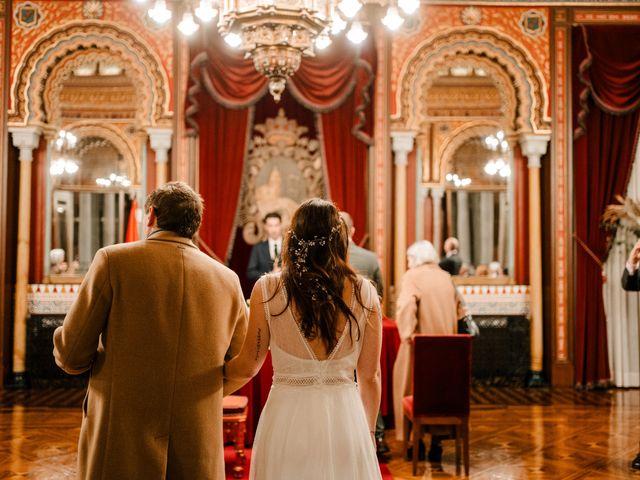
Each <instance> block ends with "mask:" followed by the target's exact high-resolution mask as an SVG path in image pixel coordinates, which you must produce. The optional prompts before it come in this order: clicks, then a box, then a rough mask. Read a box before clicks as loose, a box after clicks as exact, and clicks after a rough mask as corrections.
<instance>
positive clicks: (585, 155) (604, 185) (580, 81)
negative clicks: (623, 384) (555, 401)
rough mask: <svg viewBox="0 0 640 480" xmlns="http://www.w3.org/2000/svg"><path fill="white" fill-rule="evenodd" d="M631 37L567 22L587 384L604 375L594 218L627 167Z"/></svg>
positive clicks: (632, 106) (635, 89)
mask: <svg viewBox="0 0 640 480" xmlns="http://www.w3.org/2000/svg"><path fill="white" fill-rule="evenodd" d="M638 39H640V27H638V26H623V27H620V26H618V27H614V26H589V27H585V26H582V27H575V28H574V30H573V52H574V53H573V66H574V72H575V73H576V75H574V84H573V101H574V103H573V106H574V113H575V114H574V121H575V124H574V127H576V135H575V139H574V150H573V157H574V160H573V162H574V191H575V235H576V237H577V247H576V249H577V254H576V277H575V278H576V339H575V372H576V383H577V384H578V385H584V386H587V387H589V386H594V385H598V384H606V383H607V382H608V381H609V379H610V373H609V360H608V352H607V328H606V318H605V312H604V304H603V299H602V278H603V277H602V266H601V262H604V260H605V258H606V256H607V252H608V244H607V234H606V232H605V231H604V230H603V229H602V228H600V219H601V216H602V214H603V213H604V210H605V208H606V206H607V205H608V204H611V203H614V197H615V195H622V194H624V192H625V190H626V187H627V183H628V181H629V176H630V174H631V167H632V163H633V158H634V154H635V148H636V143H637V139H638V133H639V130H638V129H639V126H640V122H639V120H640V109H639V108H638V107H639V106H640V42H638ZM593 257H596V258H597V259H598V261H596V258H593ZM614 280H615V279H612V281H614Z"/></svg>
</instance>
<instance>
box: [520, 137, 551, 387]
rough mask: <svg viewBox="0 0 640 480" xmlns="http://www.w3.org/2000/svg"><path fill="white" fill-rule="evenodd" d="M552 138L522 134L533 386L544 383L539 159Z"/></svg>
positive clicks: (530, 383) (531, 379)
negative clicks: (526, 182) (526, 188)
mask: <svg viewBox="0 0 640 480" xmlns="http://www.w3.org/2000/svg"><path fill="white" fill-rule="evenodd" d="M550 139H551V136H550V135H538V134H533V133H523V134H522V135H520V147H521V148H522V153H523V155H525V156H526V157H527V159H528V167H529V172H528V173H529V277H530V283H531V378H530V380H529V385H530V386H537V385H540V384H541V383H542V376H541V375H542V355H543V338H542V334H543V332H542V255H541V253H542V240H541V234H542V231H541V218H540V166H541V164H540V158H541V157H542V155H544V154H545V153H546V152H547V144H548V143H549V140H550Z"/></svg>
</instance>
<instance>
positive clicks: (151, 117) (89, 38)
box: [9, 20, 173, 127]
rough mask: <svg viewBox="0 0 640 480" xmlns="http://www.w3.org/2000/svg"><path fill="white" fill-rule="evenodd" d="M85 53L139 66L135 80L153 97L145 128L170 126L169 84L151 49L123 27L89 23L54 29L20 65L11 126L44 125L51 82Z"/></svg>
mask: <svg viewBox="0 0 640 480" xmlns="http://www.w3.org/2000/svg"><path fill="white" fill-rule="evenodd" d="M87 50H93V51H96V50H100V51H109V52H112V54H113V55H116V56H117V57H119V58H121V59H122V60H123V61H124V62H126V64H127V65H128V66H130V67H133V66H138V67H137V68H136V67H134V68H132V71H133V72H135V76H136V77H137V78H136V79H135V80H134V83H139V84H142V85H145V88H147V92H149V93H148V94H147V95H148V98H146V99H145V103H143V105H142V107H143V112H142V114H141V117H142V118H143V119H144V123H145V124H146V125H142V126H141V127H144V126H154V125H158V124H162V123H166V122H167V121H168V120H169V119H170V118H171V117H172V114H173V113H172V112H171V110H170V95H169V80H168V78H167V75H166V72H165V71H164V69H163V67H162V63H161V61H160V59H159V58H158V56H157V55H156V53H155V52H154V51H153V49H152V48H151V47H150V46H148V45H146V44H145V43H144V42H143V40H141V39H140V36H139V35H138V36H137V35H136V34H135V33H133V32H130V31H128V30H126V29H125V28H123V27H122V26H120V25H115V24H111V23H109V22H103V21H90V20H86V21H82V22H71V23H68V24H65V25H64V26H62V27H59V28H57V29H54V30H53V31H51V32H49V33H48V34H47V35H46V36H45V37H43V38H41V39H40V40H39V41H37V42H36V43H35V44H34V46H33V48H31V49H30V50H29V51H28V53H27V54H26V55H25V57H24V58H23V59H22V61H21V62H20V67H19V68H18V70H17V72H16V76H15V80H14V85H13V86H12V89H11V103H12V106H13V110H11V111H10V112H9V121H10V122H11V123H13V124H38V123H45V119H44V118H43V114H44V112H43V109H42V108H41V106H42V96H43V94H44V89H45V85H46V83H47V79H48V77H49V76H50V74H51V72H52V71H53V70H54V68H55V67H56V65H58V64H59V63H60V62H61V61H63V59H64V58H65V57H67V56H70V55H72V56H73V55H74V54H76V53H77V54H79V52H86V51H87ZM58 78H61V77H58ZM141 93H142V92H141ZM36 99H37V100H36ZM36 107H38V108H36Z"/></svg>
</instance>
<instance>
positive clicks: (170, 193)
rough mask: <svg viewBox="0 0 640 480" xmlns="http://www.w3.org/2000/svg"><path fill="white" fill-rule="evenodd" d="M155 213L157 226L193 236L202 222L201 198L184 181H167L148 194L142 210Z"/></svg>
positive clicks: (182, 234) (186, 235)
mask: <svg viewBox="0 0 640 480" xmlns="http://www.w3.org/2000/svg"><path fill="white" fill-rule="evenodd" d="M150 208H153V210H154V211H155V213H156V219H157V222H158V227H160V228H162V229H163V230H170V231H172V232H175V233H177V234H178V235H180V236H181V237H186V238H193V236H194V235H195V234H196V232H197V231H198V229H199V228H200V223H201V222H202V212H203V210H204V205H203V200H202V197H201V196H200V194H198V193H196V192H195V191H194V190H193V189H192V188H191V187H190V186H189V185H187V184H186V183H184V182H169V183H165V184H164V185H161V186H159V187H158V188H157V189H156V190H155V191H153V192H152V193H150V194H149V196H148V197H147V200H146V201H145V203H144V211H145V212H148V211H149V209H150Z"/></svg>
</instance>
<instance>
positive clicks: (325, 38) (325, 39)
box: [315, 31, 331, 50]
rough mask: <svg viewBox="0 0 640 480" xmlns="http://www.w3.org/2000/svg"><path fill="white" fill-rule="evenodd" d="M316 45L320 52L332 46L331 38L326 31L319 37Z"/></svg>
mask: <svg viewBox="0 0 640 480" xmlns="http://www.w3.org/2000/svg"><path fill="white" fill-rule="evenodd" d="M315 44H316V48H317V49H318V50H324V49H325V48H327V47H328V46H329V45H331V38H329V35H327V33H326V31H324V32H322V33H321V34H320V35H318V38H316V42H315Z"/></svg>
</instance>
